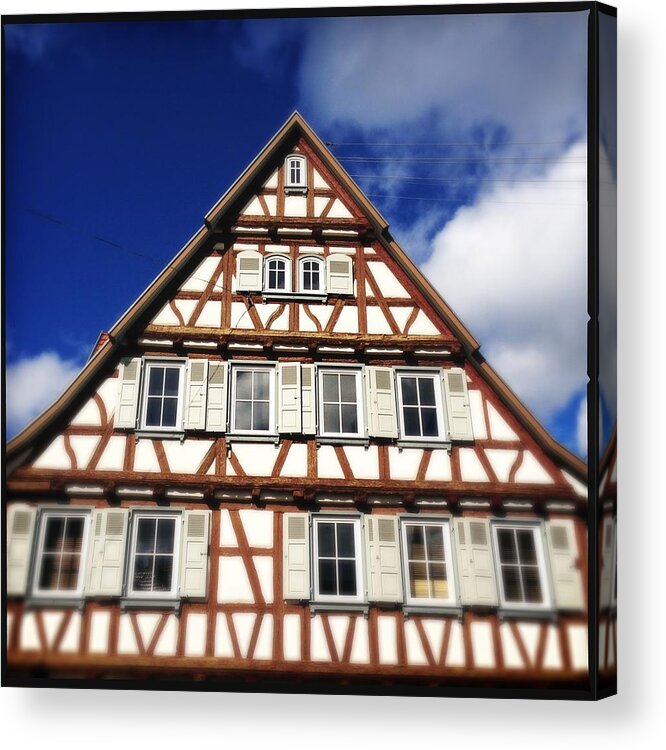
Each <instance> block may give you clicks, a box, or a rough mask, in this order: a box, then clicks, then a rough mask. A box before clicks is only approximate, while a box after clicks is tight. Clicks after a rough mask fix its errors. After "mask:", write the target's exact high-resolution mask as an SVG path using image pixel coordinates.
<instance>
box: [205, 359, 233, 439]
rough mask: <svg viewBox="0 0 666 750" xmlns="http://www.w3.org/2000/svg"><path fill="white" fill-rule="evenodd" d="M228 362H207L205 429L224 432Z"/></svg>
mask: <svg viewBox="0 0 666 750" xmlns="http://www.w3.org/2000/svg"><path fill="white" fill-rule="evenodd" d="M228 378H229V363H228V362H213V361H211V362H209V363H208V397H207V399H206V429H207V430H208V431H209V432H225V431H226V429H227V381H228Z"/></svg>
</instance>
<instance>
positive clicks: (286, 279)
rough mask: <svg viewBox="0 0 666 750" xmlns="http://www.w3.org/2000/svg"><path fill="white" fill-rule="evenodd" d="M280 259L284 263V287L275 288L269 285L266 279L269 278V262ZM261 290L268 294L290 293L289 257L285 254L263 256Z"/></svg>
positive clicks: (290, 269) (291, 289)
mask: <svg viewBox="0 0 666 750" xmlns="http://www.w3.org/2000/svg"><path fill="white" fill-rule="evenodd" d="M276 260H280V261H282V262H283V263H284V264H285V269H284V289H277V288H275V287H272V286H270V285H269V283H268V280H269V278H270V264H271V263H272V262H273V261H276ZM263 273H264V278H263V290H264V292H267V293H270V294H292V292H293V284H292V267H291V258H289V257H287V256H286V255H267V256H265V257H264V268H263Z"/></svg>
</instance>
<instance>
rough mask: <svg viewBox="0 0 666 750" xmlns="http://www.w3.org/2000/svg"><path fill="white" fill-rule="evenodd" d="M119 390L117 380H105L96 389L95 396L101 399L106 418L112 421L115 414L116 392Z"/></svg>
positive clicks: (118, 381)
mask: <svg viewBox="0 0 666 750" xmlns="http://www.w3.org/2000/svg"><path fill="white" fill-rule="evenodd" d="M119 389H120V380H119V379H118V378H107V379H106V380H105V381H104V382H103V383H102V385H100V387H99V388H98V389H97V395H98V396H99V397H100V398H101V399H102V402H103V403H104V408H105V409H106V416H107V418H108V419H110V420H111V421H113V415H114V414H115V413H116V407H117V405H118V391H119Z"/></svg>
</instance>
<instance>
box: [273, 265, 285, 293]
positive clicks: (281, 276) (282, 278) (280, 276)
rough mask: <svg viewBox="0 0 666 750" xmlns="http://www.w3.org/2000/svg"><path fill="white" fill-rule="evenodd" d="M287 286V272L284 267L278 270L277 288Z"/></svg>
mask: <svg viewBox="0 0 666 750" xmlns="http://www.w3.org/2000/svg"><path fill="white" fill-rule="evenodd" d="M285 287H286V274H285V272H284V269H279V270H278V272H277V282H276V284H275V288H276V289H284V288H285Z"/></svg>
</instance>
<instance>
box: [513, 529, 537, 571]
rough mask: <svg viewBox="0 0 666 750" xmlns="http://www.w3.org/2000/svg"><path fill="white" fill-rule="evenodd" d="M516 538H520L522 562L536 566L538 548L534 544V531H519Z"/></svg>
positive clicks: (519, 545)
mask: <svg viewBox="0 0 666 750" xmlns="http://www.w3.org/2000/svg"><path fill="white" fill-rule="evenodd" d="M516 536H517V537H518V550H519V551H520V562H521V563H531V564H533V565H536V562H537V556H536V546H535V544H534V532H533V531H532V529H519V530H517V531H516Z"/></svg>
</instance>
